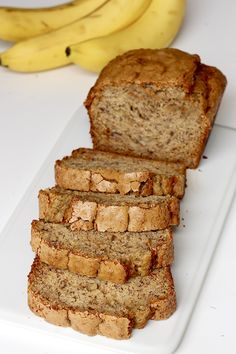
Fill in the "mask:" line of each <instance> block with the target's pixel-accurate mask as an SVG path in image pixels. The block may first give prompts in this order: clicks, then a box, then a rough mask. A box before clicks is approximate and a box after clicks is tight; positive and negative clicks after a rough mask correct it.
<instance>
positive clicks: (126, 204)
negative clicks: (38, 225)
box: [39, 187, 179, 232]
mask: <svg viewBox="0 0 236 354" xmlns="http://www.w3.org/2000/svg"><path fill="white" fill-rule="evenodd" d="M39 218H40V219H43V220H45V221H49V222H56V223H60V222H64V223H69V224H71V228H72V229H73V230H76V229H77V230H85V231H87V230H97V231H101V232H104V231H113V232H125V231H131V232H140V231H152V230H158V229H166V228H167V227H169V226H170V225H178V223H179V200H178V199H177V198H176V197H173V196H165V197H160V196H148V197H136V196H133V195H128V196H126V195H125V196H121V195H119V194H104V193H93V192H77V191H69V190H65V189H62V188H60V187H54V188H51V189H45V190H41V191H40V192H39Z"/></svg>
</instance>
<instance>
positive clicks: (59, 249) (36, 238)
mask: <svg viewBox="0 0 236 354" xmlns="http://www.w3.org/2000/svg"><path fill="white" fill-rule="evenodd" d="M167 232H168V233H167V236H166V240H165V241H163V240H160V242H158V244H157V246H156V247H155V248H154V247H152V246H151V245H150V249H149V250H146V251H143V254H142V255H140V257H142V263H141V264H140V266H139V267H136V266H135V264H133V263H132V261H131V260H130V261H129V262H128V263H124V262H121V261H120V260H119V259H109V258H108V256H100V257H98V256H97V257H96V256H94V257H91V256H88V254H86V253H85V252H83V251H82V250H79V249H76V250H73V249H68V248H66V247H65V246H64V247H63V245H60V243H57V244H55V242H54V243H52V242H50V241H49V240H45V239H43V237H42V234H41V232H40V228H39V227H38V221H37V220H34V221H33V222H32V227H31V247H32V250H33V251H34V252H35V253H36V254H37V255H38V257H39V258H40V260H41V261H42V262H44V263H47V264H48V265H52V266H54V267H56V268H59V269H68V270H69V271H71V272H74V273H78V274H80V275H86V276H88V277H98V278H99V279H100V280H108V281H112V282H114V283H119V284H123V283H125V282H126V281H127V280H128V279H129V278H131V277H134V276H137V275H141V276H145V275H148V274H150V273H151V271H152V270H153V269H155V268H160V267H165V266H168V265H170V264H172V262H173V258H174V247H173V235H172V231H171V229H169V230H167ZM101 237H102V236H101Z"/></svg>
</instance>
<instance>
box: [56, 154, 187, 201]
mask: <svg viewBox="0 0 236 354" xmlns="http://www.w3.org/2000/svg"><path fill="white" fill-rule="evenodd" d="M55 177H56V183H57V184H58V185H59V186H60V187H62V188H65V189H73V190H79V191H85V192H88V191H92V192H105V193H120V194H131V193H132V194H136V195H142V196H147V195H152V194H154V195H167V194H170V195H174V196H176V197H178V198H182V197H183V195H184V189H185V177H186V169H185V167H184V166H183V165H182V164H180V163H179V164H178V163H168V162H163V161H154V160H148V159H142V158H135V157H128V156H124V155H120V154H114V153H109V152H102V151H98V150H93V149H84V148H80V149H78V150H74V151H73V152H72V155H71V156H67V157H64V158H63V159H62V160H58V161H56V164H55Z"/></svg>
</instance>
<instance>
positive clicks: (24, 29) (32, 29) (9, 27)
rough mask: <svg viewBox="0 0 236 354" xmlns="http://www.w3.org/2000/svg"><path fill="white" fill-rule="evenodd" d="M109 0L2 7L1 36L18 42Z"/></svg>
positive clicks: (62, 24)
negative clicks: (35, 6) (43, 5)
mask: <svg viewBox="0 0 236 354" xmlns="http://www.w3.org/2000/svg"><path fill="white" fill-rule="evenodd" d="M105 2H107V0H75V1H73V2H70V3H67V4H64V5H59V6H54V7H48V8H38V9H37V8H35V9H23V8H22V9H21V8H14V7H0V23H1V26H0V38H1V39H4V40H6V41H13V42H17V41H20V40H24V39H27V38H30V37H35V36H37V35H41V34H43V33H48V32H50V31H52V30H55V29H57V28H59V27H62V26H65V25H67V24H69V23H71V22H73V21H75V20H78V19H79V18H82V17H84V16H86V15H88V14H89V13H91V12H93V11H94V10H96V9H97V8H98V7H100V6H102V5H103V4H104V3H105Z"/></svg>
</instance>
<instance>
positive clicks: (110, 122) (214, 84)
mask: <svg viewBox="0 0 236 354" xmlns="http://www.w3.org/2000/svg"><path fill="white" fill-rule="evenodd" d="M225 86H226V78H225V77H224V75H223V74H222V73H221V72H220V71H219V70H218V69H216V68H214V67H211V66H207V65H204V64H201V63H200V58H199V56H198V55H190V54H188V53H185V52H183V51H180V50H177V49H173V48H165V49H159V50H158V49H156V50H154V49H137V50H132V51H129V52H127V53H125V54H123V55H121V56H119V57H117V58H115V59H114V60H112V61H111V62H110V63H109V64H108V65H107V66H106V67H105V68H104V69H103V71H102V72H101V74H100V76H99V78H98V80H97V82H96V84H95V85H94V87H93V88H92V89H91V90H90V92H89V94H88V97H87V100H86V102H85V106H86V107H87V109H88V113H89V116H90V122H91V129H90V131H91V136H92V140H93V145H94V148H95V149H98V150H103V151H112V152H118V153H121V154H126V155H134V156H143V157H147V158H151V159H157V160H165V161H181V162H183V163H184V164H185V165H186V166H187V167H190V168H196V167H197V166H198V164H199V161H200V158H201V155H202V153H203V151H204V147H205V144H206V142H207V139H208V136H209V134H210V131H211V129H212V126H213V122H214V119H215V115H216V113H217V109H218V106H219V104H220V101H221V97H222V95H223V92H224V89H225Z"/></svg>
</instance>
